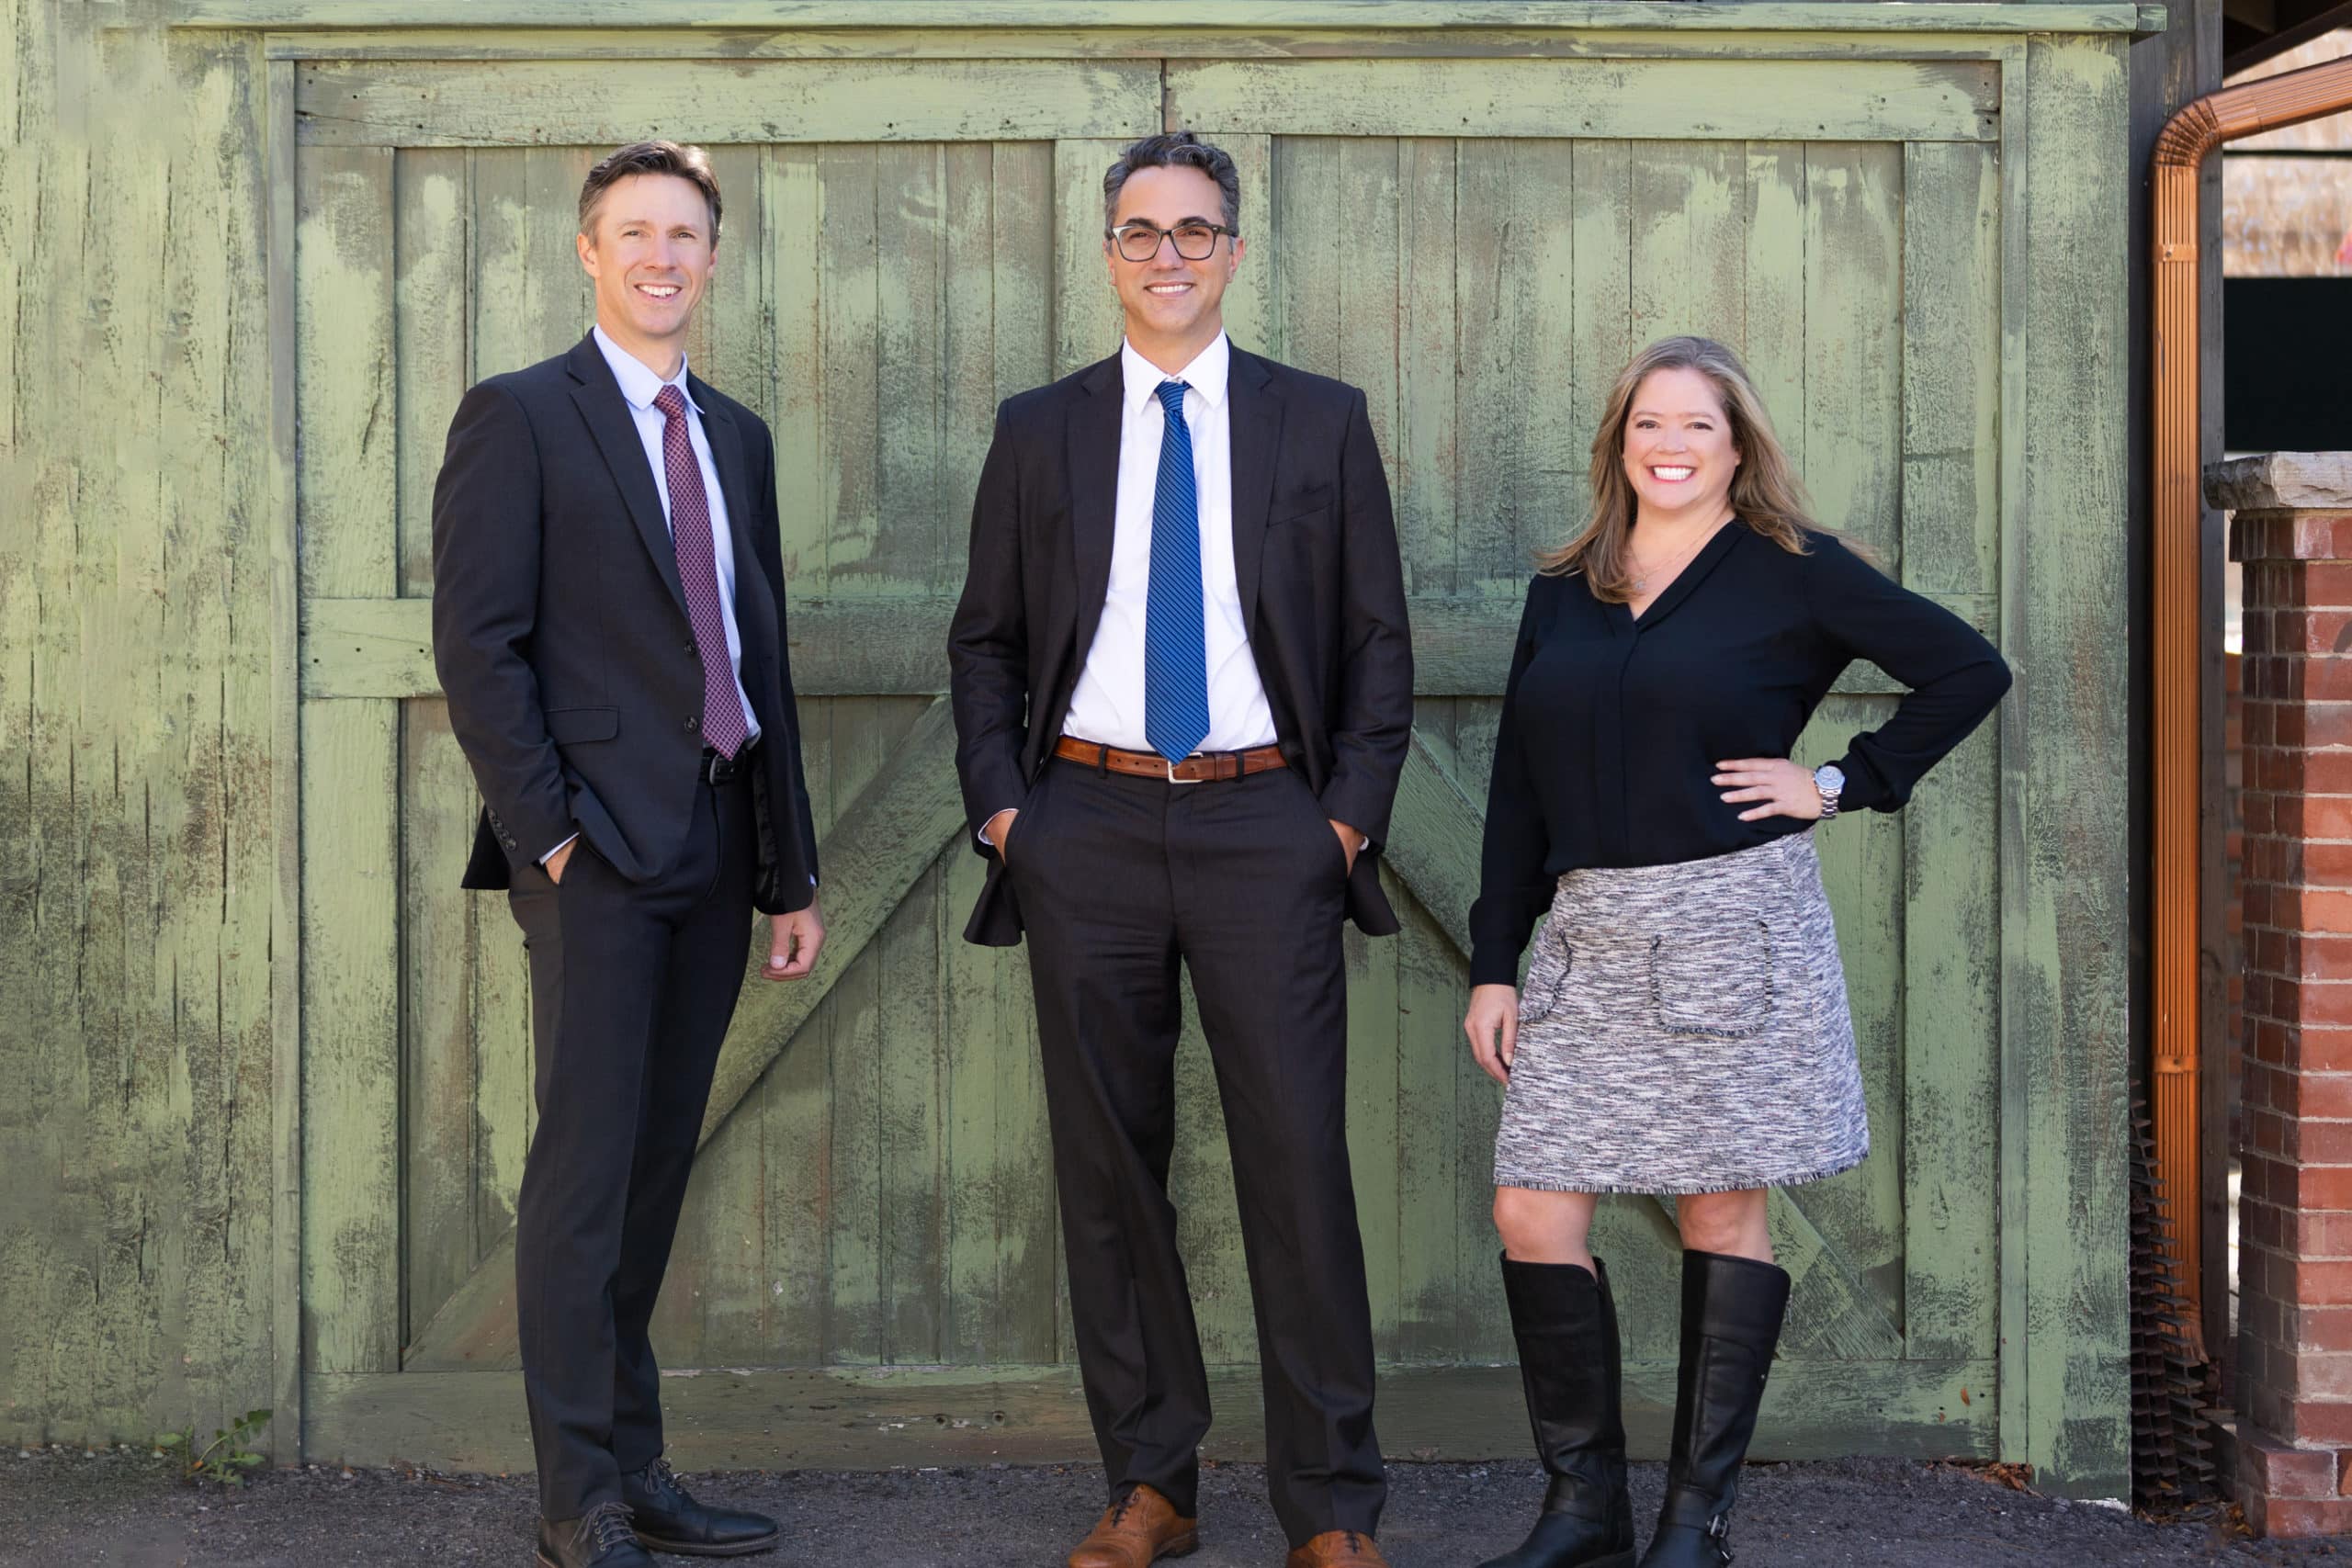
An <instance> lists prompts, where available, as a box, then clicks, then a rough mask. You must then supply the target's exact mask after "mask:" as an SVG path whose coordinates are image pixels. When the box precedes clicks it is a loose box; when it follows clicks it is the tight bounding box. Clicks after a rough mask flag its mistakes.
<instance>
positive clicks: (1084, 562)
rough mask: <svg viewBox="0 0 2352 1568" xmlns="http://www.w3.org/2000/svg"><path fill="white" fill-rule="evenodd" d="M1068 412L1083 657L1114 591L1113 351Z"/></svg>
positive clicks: (1117, 402)
mask: <svg viewBox="0 0 2352 1568" xmlns="http://www.w3.org/2000/svg"><path fill="white" fill-rule="evenodd" d="M1080 386H1081V387H1082V388H1083V389H1085V391H1086V393H1087V395H1086V396H1084V397H1082V398H1080V399H1078V400H1076V402H1075V403H1074V404H1073V405H1072V406H1071V409H1070V412H1069V453H1068V461H1069V536H1070V563H1071V566H1072V567H1073V569H1074V570H1075V573H1076V576H1077V579H1078V641H1077V654H1078V658H1079V660H1080V661H1081V662H1082V661H1083V660H1085V658H1086V650H1087V649H1090V648H1091V647H1093V646H1094V633H1095V629H1096V628H1097V627H1098V626H1101V625H1102V624H1103V601H1104V599H1106V598H1107V597H1108V596H1109V595H1110V592H1111V543H1112V538H1113V536H1114V534H1115V532H1116V528H1117V522H1118V512H1119V416H1120V406H1121V403H1122V401H1123V400H1124V392H1125V386H1124V378H1122V377H1121V376H1120V374H1119V356H1118V355H1112V356H1111V357H1110V358H1108V359H1106V360H1103V362H1102V363H1101V364H1099V365H1097V366H1095V367H1094V368H1093V369H1091V370H1090V371H1088V372H1087V373H1086V376H1085V378H1083V379H1082V380H1081V381H1080Z"/></svg>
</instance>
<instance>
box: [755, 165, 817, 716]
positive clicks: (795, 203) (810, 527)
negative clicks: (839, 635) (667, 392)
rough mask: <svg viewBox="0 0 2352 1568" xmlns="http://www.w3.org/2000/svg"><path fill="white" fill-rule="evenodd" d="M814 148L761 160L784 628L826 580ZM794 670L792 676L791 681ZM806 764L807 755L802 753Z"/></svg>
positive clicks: (792, 627) (768, 402) (794, 624)
mask: <svg viewBox="0 0 2352 1568" xmlns="http://www.w3.org/2000/svg"><path fill="white" fill-rule="evenodd" d="M820 151H821V150H820V149H819V148H815V147H769V148H766V149H765V150H764V151H763V154H762V157H761V162H760V186H761V190H760V220H761V225H762V233H761V235H760V237H759V239H758V241H757V243H758V246H759V253H758V254H757V256H756V257H754V258H752V265H757V266H759V267H761V268H762V269H763V275H764V276H763V288H762V291H761V297H762V299H763V300H765V302H766V305H767V311H768V321H769V334H770V336H769V346H768V390H767V396H766V398H765V399H764V400H763V403H762V407H763V409H764V410H765V411H766V414H767V420H768V431H769V434H771V435H772V436H773V437H774V439H775V506H776V520H777V525H778V527H779V529H780V531H781V533H782V536H783V561H784V580H785V584H786V596H787V597H788V598H789V599H790V600H791V604H790V605H789V606H788V609H787V613H786V617H785V622H786V627H787V630H788V631H791V632H797V631H798V630H799V615H800V608H801V600H802V596H803V595H805V594H809V593H811V592H822V590H823V588H824V585H825V582H826V559H825V532H826V527H827V525H828V522H829V513H828V511H827V508H826V502H825V491H826V476H825V434H824V433H825V428H826V412H825V392H826V356H825V339H824V301H823V270H822V263H821V261H820V254H819V240H818V236H819V235H820V233H821V232H822V231H823V229H824V223H825V209H824V199H825V193H824V184H823V179H822V176H821V175H820V171H819V168H818V158H819V155H820ZM800 674H801V671H800V670H799V669H798V668H797V664H796V667H795V669H794V671H793V676H794V680H795V682H796V689H798V688H797V682H798V680H799V678H800ZM804 761H805V759H804Z"/></svg>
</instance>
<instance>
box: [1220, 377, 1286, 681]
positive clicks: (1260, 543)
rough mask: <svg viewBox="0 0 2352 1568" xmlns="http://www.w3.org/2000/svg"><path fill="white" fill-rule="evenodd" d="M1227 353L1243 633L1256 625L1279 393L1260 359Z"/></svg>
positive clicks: (1279, 422) (1277, 441)
mask: <svg viewBox="0 0 2352 1568" xmlns="http://www.w3.org/2000/svg"><path fill="white" fill-rule="evenodd" d="M1231 352H1232V355H1233V358H1232V368H1231V369H1230V370H1229V371H1228V372H1227V385H1226V402H1227V412H1226V420H1227V429H1228V430H1229V431H1230V432H1231V446H1232V453H1233V578H1234V586H1235V588H1236V589H1237V590H1238V596H1239V598H1240V600H1241V626H1242V630H1243V632H1244V633H1245V634H1246V633H1247V632H1248V631H1249V629H1250V627H1251V626H1255V625H1256V624H1257V615H1258V581H1259V570H1258V569H1259V566H1260V562H1261V558H1262V557H1263V556H1264V555H1265V553H1266V513H1267V509H1268V508H1269V507H1270V506H1272V503H1273V492H1274V455H1275V453H1277V452H1278V451H1280V450H1281V448H1282V434H1283V396H1282V384H1281V383H1280V382H1279V381H1277V380H1276V379H1275V378H1274V376H1273V373H1272V367H1270V366H1269V365H1268V364H1267V363H1266V361H1264V360H1262V359H1261V358H1259V357H1258V356H1257V355H1254V354H1244V353H1242V352H1241V351H1240V350H1239V349H1238V348H1237V349H1234V350H1232V351H1231Z"/></svg>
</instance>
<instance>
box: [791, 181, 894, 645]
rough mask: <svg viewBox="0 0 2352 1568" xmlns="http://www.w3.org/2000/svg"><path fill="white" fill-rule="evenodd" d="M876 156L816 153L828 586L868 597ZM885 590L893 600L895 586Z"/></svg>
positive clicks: (878, 410)
mask: <svg viewBox="0 0 2352 1568" xmlns="http://www.w3.org/2000/svg"><path fill="white" fill-rule="evenodd" d="M877 151H878V150H877V149H876V148H875V147H873V146H871V145H858V144H849V145H841V146H826V147H822V148H820V149H819V150H818V152H817V181H818V186H819V189H820V192H821V193H822V199H823V203H824V206H823V213H824V221H823V222H822V223H821V224H820V225H819V228H818V231H817V280H818V281H817V297H818V311H819V331H820V337H819V340H818V341H819V343H820V351H821V354H822V358H821V360H820V368H819V374H820V375H821V376H822V377H823V378H824V382H825V400H824V413H825V423H824V438H823V439H824V450H823V455H822V459H821V460H822V463H823V469H822V471H823V473H824V475H825V479H826V483H825V491H824V507H825V511H824V520H825V525H824V552H825V553H824V561H825V570H824V573H823V575H822V578H821V581H823V582H824V583H825V584H826V585H827V587H828V588H830V589H831V590H832V591H834V592H858V591H859V589H858V588H856V587H853V586H852V584H851V583H850V581H848V580H849V579H850V578H851V577H852V576H853V575H854V574H856V573H859V572H862V571H866V570H871V568H872V560H873V556H874V551H875V546H876V539H877V537H878V536H879V533H880V529H881V519H880V516H879V514H878V498H877V495H876V484H877V480H878V477H879V476H878V469H879V468H880V466H881V461H882V457H883V446H882V439H881V430H880V426H881V420H882V406H881V405H882V389H881V369H882V367H881V355H880V353H879V349H878V345H877V344H876V341H875V329H876V321H877V320H878V318H879V316H880V313H881V309H882V299H881V288H882V277H881V255H880V246H879V242H878V238H877V235H876V223H877V222H878V220H879V218H880V209H881V204H882V202H883V201H884V199H885V195H884V192H883V189H882V183H881V180H880V178H879V177H878V175H877V174H876V169H875V157H876V152H877ZM881 586H882V587H883V588H884V589H885V590H886V591H887V589H888V584H887V583H884V584H882V585H881ZM794 634H795V635H796V636H797V635H798V630H797V627H796V628H794ZM796 689H797V687H796Z"/></svg>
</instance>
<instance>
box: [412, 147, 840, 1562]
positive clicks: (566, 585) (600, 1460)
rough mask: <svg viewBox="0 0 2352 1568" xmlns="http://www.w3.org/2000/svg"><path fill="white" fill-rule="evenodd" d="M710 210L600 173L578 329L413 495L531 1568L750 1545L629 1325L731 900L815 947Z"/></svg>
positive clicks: (776, 553)
mask: <svg viewBox="0 0 2352 1568" xmlns="http://www.w3.org/2000/svg"><path fill="white" fill-rule="evenodd" d="M718 219H719V195H718V182H717V181H716V180H715V179H714V178H713V177H712V175H711V172H710V164H709V161H708V159H707V157H706V156H705V155H704V154H703V152H702V151H701V150H700V149H699V148H691V147H680V146H677V145H676V144H674V143H671V142H662V141H653V142H639V143H637V144H635V145H632V146H629V147H624V148H622V149H621V150H620V151H619V152H615V153H614V154H613V155H612V156H611V157H609V158H606V159H605V161H604V162H602V163H600V164H597V165H596V167H595V168H594V170H593V171H591V173H590V174H589V176H588V179H587V183H586V184H585V185H584V186H582V190H581V193H580V238H579V253H580V260H581V265H582V266H584V267H585V268H586V269H587V271H588V274H589V276H591V277H592V278H594V282H595V298H596V324H595V327H594V330H593V331H592V332H591V333H589V335H588V336H587V337H585V338H583V339H582V340H581V342H580V343H579V344H577V345H576V346H574V347H573V348H572V349H571V352H570V353H568V354H564V355H559V356H558V357H556V358H554V359H549V360H547V361H544V362H543V363H541V364H538V365H534V366H532V367H530V368H528V369H526V370H517V371H515V372H512V373H510V374H508V375H503V376H493V377H492V378H490V379H488V380H486V381H484V382H482V383H481V385H479V386H477V387H475V388H474V389H472V390H471V391H469V392H468V393H467V394H466V397H465V400H464V402H463V403H461V404H460V405H459V407H458V415H457V418H456V419H455V420H454V421H452V422H451V423H450V426H449V444H448V450H447V455H446V457H444V459H443V462H442V467H441V477H440V482H439V484H438V485H437V486H436V487H435V492H434V502H433V654H434V662H435V666H436V667H437V668H438V669H439V671H440V672H441V682H442V688H443V690H444V691H445V692H446V693H447V695H448V701H449V721H450V727H451V728H452V729H454V730H455V731H456V733H457V738H458V745H459V746H461V747H462V748H464V750H465V753H466V760H467V761H469V762H470V763H471V764H472V766H473V773H474V779H475V782H476V783H477V784H479V785H480V786H481V794H482V798H483V801H484V807H483V810H482V814H481V828H480V830H479V832H478V834H477V837H476V842H475V846H474V854H473V859H472V862H471V863H470V864H469V865H468V866H467V868H466V876H465V886H468V887H503V888H507V889H509V894H508V897H509V899H510V902H511V903H512V906H513V908H514V912H515V919H516V921H517V922H518V923H519V924H520V925H521V926H522V928H523V934H524V940H525V943H526V946H527V947H528V949H529V951H530V959H531V1027H532V1042H533V1045H534V1047H535V1052H536V1066H537V1076H536V1084H535V1088H536V1090H537V1097H538V1108H539V1119H538V1126H537V1132H536V1134H534V1136H533V1137H532V1140H531V1149H530V1154H529V1156H528V1158H527V1159H526V1162H525V1165H524V1168H523V1188H522V1195H521V1198H520V1201H519V1202H518V1204H517V1206H516V1212H515V1284H516V1292H515V1307H516V1315H517V1317H518V1319H519V1327H520V1330H521V1346H522V1358H523V1386H524V1392H525V1394H526V1398H527V1399H528V1401H529V1403H530V1414H531V1440H532V1443H533V1446H534V1447H535V1448H536V1450H537V1455H538V1467H539V1504H540V1516H541V1517H540V1523H539V1532H538V1537H539V1538H538V1561H539V1562H541V1563H542V1564H543V1565H545V1568H588V1565H591V1564H593V1565H594V1568H649V1565H650V1562H651V1559H650V1558H649V1557H648V1556H647V1555H646V1549H647V1548H649V1547H650V1548H651V1549H653V1550H656V1551H676V1552H686V1553H691V1554H697V1555H712V1556H734V1555H739V1554H741V1553H743V1552H747V1551H760V1550H763V1549H764V1548H766V1547H767V1546H770V1545H773V1544H774V1542H775V1540H776V1539H777V1535H778V1530H777V1528H776V1524H775V1521H774V1520H773V1519H769V1518H765V1517H762V1516H759V1515H756V1514H744V1513H735V1512H729V1511H728V1510H724V1509H718V1508H712V1507H707V1506H702V1505H700V1504H697V1503H696V1502H695V1500H694V1499H693V1498H692V1497H691V1496H690V1495H687V1494H686V1493H685V1491H684V1489H683V1488H682V1487H681V1486H680V1485H679V1484H678V1482H677V1479H676V1477H675V1476H674V1475H673V1473H672V1472H671V1471H670V1468H669V1466H668V1464H667V1463H666V1461H663V1460H662V1405H661V1391H660V1383H659V1373H658V1371H657V1369H656V1367H655V1364H654V1359H653V1350H652V1347H651V1346H650V1344H649V1343H648V1340H647V1327H648V1325H649V1324H650V1322H651V1319H652V1314H653V1304H654V1300H655V1297H656V1296H657V1295H658V1294H659V1293H660V1292H661V1288H662V1270H663V1269H665V1268H666V1267H667V1265H668V1262H669V1257H670V1242H671V1238H672V1236H673V1235H674V1233H675V1232H676V1229H677V1224H678V1213H679V1208H680V1205H681V1204H682V1203H683V1201H684V1197H685V1190H686V1174H687V1170H688V1168H689V1167H690V1166H691V1165H692V1164H693V1160H694V1152H695V1139H696V1135H697V1134H698V1133H699V1131H700V1129H701V1125H702V1116H703V1109H704V1105H705V1102H706V1101H707V1100H708V1098H709V1094H710V1082H711V1074H712V1071H713V1069H714V1067H715V1066H716V1065H717V1063H718V1047H719V1043H720V1041H721V1040H722V1039H723V1038H724V1037H725V1035H726V1032H727V1024H728V1021H729V1019H730V1018H731V1017H732V1016H733V1015H734V1011H735V1001H736V998H737V996H738V994H739V993H740V991H741V986H742V980H743V970H744V965H745V963H746V961H747V959H748V957H749V953H750V947H751V937H752V909H753V908H758V909H760V910H762V911H763V912H764V913H766V914H768V915H771V916H773V917H774V920H773V925H772V930H771V942H770V948H771V952H770V955H769V958H768V962H767V964H766V967H765V969H764V970H763V973H764V974H765V975H766V976H769V977H770V978H774V979H794V978H797V977H798V976H803V975H806V974H807V973H808V972H809V968H810V967H811V965H813V964H815V962H816V958H817V952H818V949H819V947H820V945H821V944H822V942H823V941H824V927H823V924H822V923H821V921H820V919H819V917H818V913H817V894H816V873H817V856H816V834H815V832H814V830H813V829H812V828H811V826H810V820H809V797H808V791H807V789H806V788H805V787H804V785H803V784H802V780H801V773H800V741H799V736H798V732H797V725H798V721H797V716H796V715H795V712H794V707H793V696H792V674H791V671H790V669H789V667H788V665H787V663H786V657H785V632H784V568H783V561H782V556H781V548H782V546H781V541H780V538H779V530H778V527H777V520H776V509H775V449H774V446H773V444H772V443H771V441H770V440H769V436H768V428H767V425H766V424H765V423H763V421H762V420H761V419H760V417H759V415H757V414H755V413H753V412H752V411H751V410H749V409H747V408H745V407H743V406H742V405H741V404H740V403H737V402H735V401H733V400H730V399H728V398H725V397H722V396H720V395H719V394H718V392H716V391H714V390H712V389H710V388H709V387H707V386H706V385H705V384H704V383H703V382H702V381H700V380H699V379H697V378H695V377H693V376H691V375H689V374H688V373H687V371H686V366H685V335H686V329H687V325H688V323H689V322H691V321H692V320H693V319H694V311H695V305H696V304H697V303H698V302H699V301H700V300H701V299H702V296H703V293H704V290H705V289H706V288H707V286H708V283H709V281H710V276H711V269H712V265H713V260H714V257H715V255H716V254H717V248H718Z"/></svg>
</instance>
